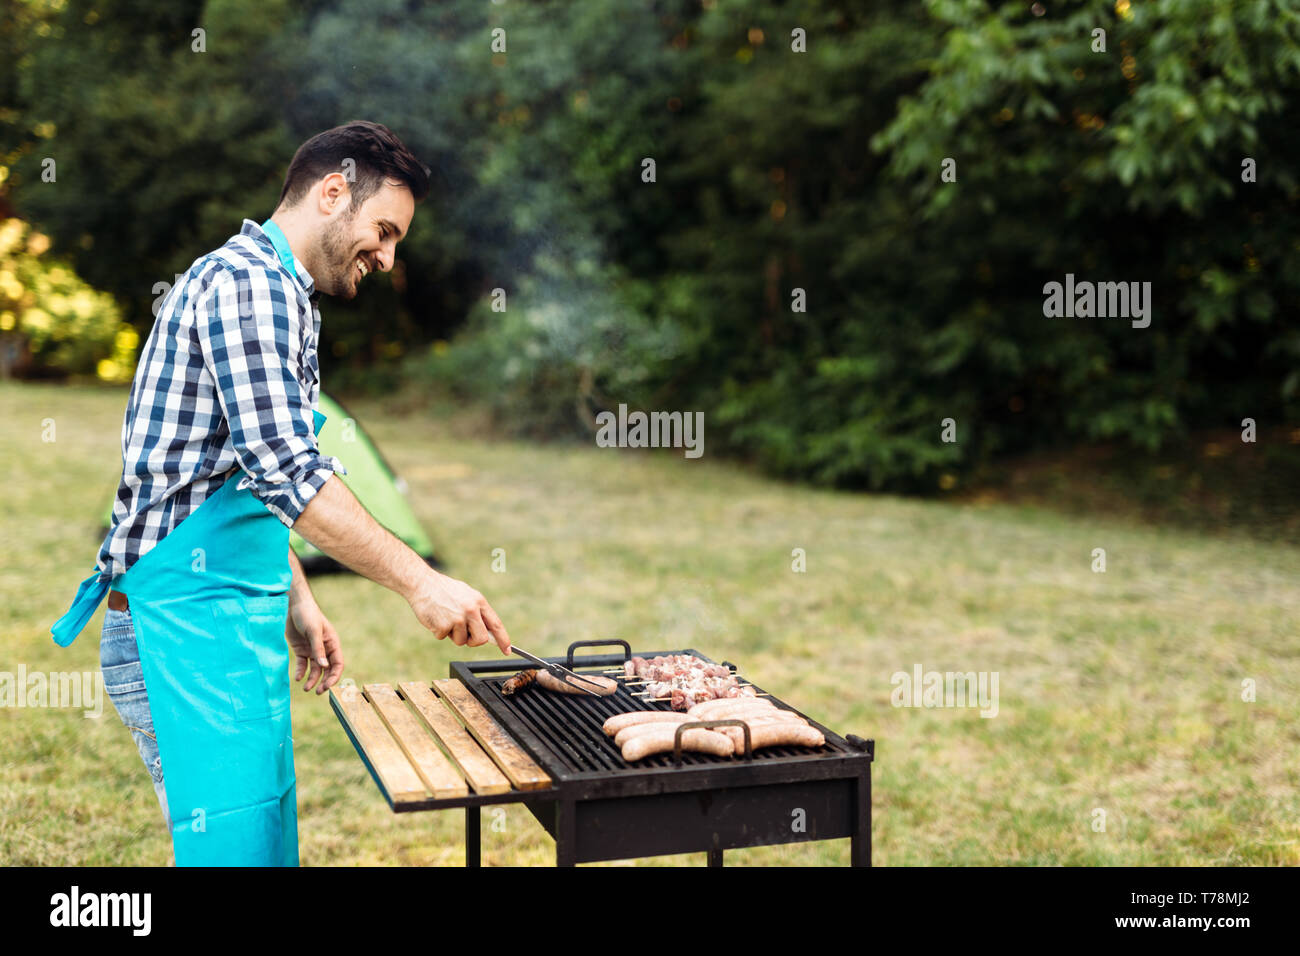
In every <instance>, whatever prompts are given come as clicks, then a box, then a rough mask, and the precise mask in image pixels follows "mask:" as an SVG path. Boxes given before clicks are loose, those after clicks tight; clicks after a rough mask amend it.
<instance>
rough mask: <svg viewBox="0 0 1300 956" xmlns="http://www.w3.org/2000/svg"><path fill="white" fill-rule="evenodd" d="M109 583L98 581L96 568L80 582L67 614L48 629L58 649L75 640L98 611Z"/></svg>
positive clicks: (109, 581) (97, 569)
mask: <svg viewBox="0 0 1300 956" xmlns="http://www.w3.org/2000/svg"><path fill="white" fill-rule="evenodd" d="M111 583H112V581H111V580H108V581H103V580H100V577H99V568H98V567H96V568H95V573H94V574H92V575H91V576H90V577H88V578H86V580H84V581H82V582H81V587H79V588H77V596H76V597H75V598H74V599H73V601H72V607H70V608H68V610H67V613H66V614H64V615H63V617H61V618H59V619H58V620H57V621H55V622H54V626H53V627H51V628H50V634H51V635H52V636H53V637H54V643H56V644H58V645H59V646H60V647H67V646H68V645H69V644H71V643H72V642H73V641H75V640H76V639H77V635H78V634H80V633H81V632H82V630H83V629H84V628H85V627H86V624H87V623H88V622H89V621H90V619H91V618H92V617H94V615H95V612H96V611H97V610H99V604H100V602H101V601H103V600H104V595H105V594H107V593H108V588H109V585H110V584H111Z"/></svg>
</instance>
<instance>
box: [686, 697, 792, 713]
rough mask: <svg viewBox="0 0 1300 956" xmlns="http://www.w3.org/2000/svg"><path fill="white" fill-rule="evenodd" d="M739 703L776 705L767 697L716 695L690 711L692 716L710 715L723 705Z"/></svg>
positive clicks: (730, 705) (763, 705) (764, 705)
mask: <svg viewBox="0 0 1300 956" xmlns="http://www.w3.org/2000/svg"><path fill="white" fill-rule="evenodd" d="M737 704H749V705H757V706H759V707H775V706H776V705H775V704H773V703H772V702H771V701H770V700H768V699H767V698H766V697H715V698H714V699H713V700H704V701H700V703H698V704H696V705H695V706H694V707H692V708H691V709H690V711H689V713H690V714H691V715H692V716H699V717H708V716H711V715H712V714H713V712H714V711H715V710H718V709H720V708H723V707H734V706H736V705H737Z"/></svg>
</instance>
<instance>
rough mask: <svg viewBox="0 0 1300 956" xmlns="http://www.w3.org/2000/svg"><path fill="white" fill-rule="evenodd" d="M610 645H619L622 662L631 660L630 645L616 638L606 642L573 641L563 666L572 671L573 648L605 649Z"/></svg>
mask: <svg viewBox="0 0 1300 956" xmlns="http://www.w3.org/2000/svg"><path fill="white" fill-rule="evenodd" d="M610 644H621V645H622V647H623V660H624V661H630V660H631V659H632V645H630V644H629V643H628V642H627V641H621V640H619V639H618V638H617V637H611V638H609V639H608V640H604V641H574V642H573V643H572V644H570V645H569V654H568V657H567V658H566V661H565V666H566V667H568V668H569V669H570V670H572V669H573V651H574V649H575V648H579V647H606V646H608V645H610Z"/></svg>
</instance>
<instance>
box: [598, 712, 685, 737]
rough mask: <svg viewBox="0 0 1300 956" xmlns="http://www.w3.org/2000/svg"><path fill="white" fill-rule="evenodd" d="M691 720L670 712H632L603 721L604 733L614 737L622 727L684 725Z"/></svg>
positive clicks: (683, 715)
mask: <svg viewBox="0 0 1300 956" xmlns="http://www.w3.org/2000/svg"><path fill="white" fill-rule="evenodd" d="M690 719H691V718H690V717H688V716H686V715H685V714H678V713H674V712H673V711H670V710H634V711H632V712H631V713H630V714H615V715H614V716H613V717H611V718H609V720H607V721H605V724H604V727H603V729H604V731H605V733H607V734H609V735H610V736H611V737H613V736H616V735H617V734H618V732H619V731H620V730H622V729H623V728H624V727H632V726H636V725H640V724H656V723H658V724H670V723H671V724H684V723H686V721H688V720H690Z"/></svg>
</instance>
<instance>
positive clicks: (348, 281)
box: [317, 213, 357, 299]
mask: <svg viewBox="0 0 1300 956" xmlns="http://www.w3.org/2000/svg"><path fill="white" fill-rule="evenodd" d="M351 222H352V216H349V215H347V214H346V213H345V214H344V216H343V217H341V218H340V220H339V221H338V222H336V223H334V224H332V225H329V226H326V227H325V231H324V232H323V233H322V234H321V252H322V254H323V255H324V258H325V270H326V276H325V278H326V281H327V282H328V286H327V287H326V288H324V289H322V291H324V292H327V293H328V294H330V295H333V296H340V297H342V298H344V299H351V298H355V296H356V294H357V287H356V285H355V284H354V283H353V281H352V278H353V276H352V272H353V270H354V269H355V268H356V256H354V255H352V248H351V245H350V244H349V242H348V239H347V232H346V227H347V226H348V224H349V223H351ZM317 285H321V283H319V282H318V283H317Z"/></svg>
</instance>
